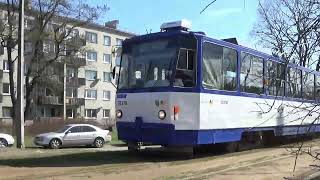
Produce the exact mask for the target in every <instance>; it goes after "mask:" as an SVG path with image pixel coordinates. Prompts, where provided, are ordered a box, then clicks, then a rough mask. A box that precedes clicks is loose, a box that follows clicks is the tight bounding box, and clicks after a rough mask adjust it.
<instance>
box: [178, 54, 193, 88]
mask: <svg viewBox="0 0 320 180" xmlns="http://www.w3.org/2000/svg"><path fill="white" fill-rule="evenodd" d="M195 59H196V58H195V52H194V51H193V50H187V49H180V51H179V58H178V62H177V70H176V75H175V79H174V86H181V87H194V86H195V72H196V71H195V68H194V64H195Z"/></svg>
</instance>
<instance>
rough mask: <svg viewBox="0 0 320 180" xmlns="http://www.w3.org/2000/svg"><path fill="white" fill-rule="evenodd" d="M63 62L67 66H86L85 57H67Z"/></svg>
mask: <svg viewBox="0 0 320 180" xmlns="http://www.w3.org/2000/svg"><path fill="white" fill-rule="evenodd" d="M65 62H66V64H67V65H69V66H75V67H80V66H85V65H86V64H87V60H86V58H85V57H75V56H67V57H66V58H65Z"/></svg>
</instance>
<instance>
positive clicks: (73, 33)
mask: <svg viewBox="0 0 320 180" xmlns="http://www.w3.org/2000/svg"><path fill="white" fill-rule="evenodd" d="M66 33H67V34H69V36H70V37H78V36H79V30H78V29H71V28H67V30H66Z"/></svg>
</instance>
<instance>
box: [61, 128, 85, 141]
mask: <svg viewBox="0 0 320 180" xmlns="http://www.w3.org/2000/svg"><path fill="white" fill-rule="evenodd" d="M80 135H81V126H74V127H72V128H70V129H69V130H68V131H67V132H66V133H65V135H64V137H63V145H64V146H75V145H80V144H79V142H80V138H81V137H80Z"/></svg>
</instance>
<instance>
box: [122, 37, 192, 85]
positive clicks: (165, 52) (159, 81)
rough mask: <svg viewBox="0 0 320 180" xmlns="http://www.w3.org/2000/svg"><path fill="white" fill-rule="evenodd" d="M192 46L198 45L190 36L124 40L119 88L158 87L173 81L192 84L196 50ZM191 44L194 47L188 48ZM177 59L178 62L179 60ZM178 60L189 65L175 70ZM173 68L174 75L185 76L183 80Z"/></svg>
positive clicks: (175, 83) (170, 83)
mask: <svg viewBox="0 0 320 180" xmlns="http://www.w3.org/2000/svg"><path fill="white" fill-rule="evenodd" d="M190 40H191V41H190ZM193 41H194V42H193ZM191 46H192V47H193V48H195V46H196V43H195V40H194V39H193V38H190V37H189V38H185V37H183V38H182V37H176V38H170V39H160V40H152V41H144V42H138V43H137V42H134V43H128V44H124V45H123V54H122V60H121V68H120V79H119V84H118V88H119V89H137V88H155V87H168V86H170V85H173V86H184V87H193V86H194V84H195V83H193V82H194V81H195V77H194V73H193V71H195V70H194V68H193V67H194V64H195V50H194V49H193V48H192V47H191ZM191 48H192V49H193V50H190V51H188V50H186V49H191ZM188 52H189V53H188ZM188 54H189V55H188ZM191 56H193V57H192V58H191ZM188 57H189V59H188ZM179 59H181V60H179ZM177 60H179V63H176V61H177ZM188 60H189V63H188ZM180 61H181V63H180ZM182 61H183V62H182ZM179 64H183V65H184V66H186V67H185V69H181V68H179V67H178V68H177V70H176V71H174V69H175V66H177V65H178V66H181V65H179ZM188 68H189V69H188ZM173 72H175V76H182V77H183V78H182V80H180V81H178V79H177V78H173V76H174V74H173Z"/></svg>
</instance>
